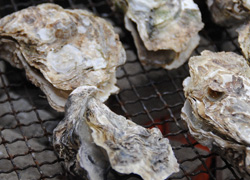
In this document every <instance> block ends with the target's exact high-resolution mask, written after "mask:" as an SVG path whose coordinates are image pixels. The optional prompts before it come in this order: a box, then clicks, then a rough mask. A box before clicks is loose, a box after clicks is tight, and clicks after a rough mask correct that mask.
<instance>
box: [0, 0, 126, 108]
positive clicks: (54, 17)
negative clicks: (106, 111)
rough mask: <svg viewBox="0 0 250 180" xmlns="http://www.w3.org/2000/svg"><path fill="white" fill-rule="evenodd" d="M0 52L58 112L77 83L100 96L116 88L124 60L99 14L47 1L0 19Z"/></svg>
mask: <svg viewBox="0 0 250 180" xmlns="http://www.w3.org/2000/svg"><path fill="white" fill-rule="evenodd" d="M0 57H1V58H3V59H5V60H7V61H8V62H10V63H11V64H12V65H13V66H15V67H17V68H24V69H25V70H26V73H27V76H28V78H29V79H30V80H31V81H32V82H33V83H34V84H35V85H37V86H39V87H40V88H41V89H42V90H43V91H44V93H45V94H46V95H47V97H48V100H49V103H50V105H51V106H52V107H53V108H55V109H56V110H58V111H63V110H64V105H65V102H66V99H67V97H68V95H69V93H70V92H71V91H72V90H73V89H75V88H76V87H78V86H81V85H94V86H96V87H98V88H99V89H101V90H102V91H99V92H98V94H97V96H98V97H99V98H100V99H101V100H102V101H105V100H106V99H107V98H108V96H109V95H110V93H114V92H116V91H117V90H118V88H117V87H116V86H115V83H116V77H115V71H116V67H117V66H119V65H121V64H123V63H124V62H125V50H124V49H123V47H122V45H121V42H120V41H119V37H118V35H117V34H115V33H114V30H113V27H112V26H111V25H110V24H109V23H108V22H107V21H105V20H104V19H102V18H99V17H97V16H95V15H93V14H91V13H90V12H88V11H85V10H67V9H63V8H62V7H60V6H58V5H55V4H49V3H48V4H42V5H38V6H36V7H29V8H27V9H24V10H21V11H19V12H16V13H13V14H11V15H8V16H6V17H4V18H2V19H1V20H0Z"/></svg>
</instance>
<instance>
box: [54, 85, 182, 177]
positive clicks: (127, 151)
mask: <svg viewBox="0 0 250 180" xmlns="http://www.w3.org/2000/svg"><path fill="white" fill-rule="evenodd" d="M97 92H98V90H97V88H96V87H95V86H81V87H78V88H77V89H75V90H74V91H73V92H72V93H71V95H70V96H69V99H68V101H67V105H66V115H65V118H64V120H63V121H61V122H60V123H59V125H58V127H56V129H55V130H54V134H53V137H54V138H53V139H54V147H55V149H56V151H57V152H58V154H59V156H60V157H62V158H64V160H65V163H66V166H67V168H68V169H69V170H72V169H74V171H75V172H77V173H78V174H81V175H85V177H86V178H87V179H93V180H98V179H104V174H105V172H106V170H107V168H108V167H109V164H110V165H111V167H112V168H113V169H114V170H116V171H118V172H120V173H125V174H130V173H135V174H139V175H140V176H141V177H142V178H143V179H145V180H160V179H165V178H167V177H168V176H169V175H170V174H172V173H174V172H177V171H178V170H179V165H178V163H177V160H176V158H175V156H174V153H173V151H172V148H171V146H170V144H169V141H168V139H166V138H163V136H162V134H161V132H160V130H159V129H156V128H152V129H145V128H143V127H141V126H139V125H136V124H135V123H133V122H132V121H130V120H127V119H126V118H124V117H122V116H119V115H117V114H115V113H113V112H112V111H110V109H109V108H108V107H107V106H105V105H104V104H103V103H102V102H101V101H100V100H98V99H96V98H95V93H97Z"/></svg>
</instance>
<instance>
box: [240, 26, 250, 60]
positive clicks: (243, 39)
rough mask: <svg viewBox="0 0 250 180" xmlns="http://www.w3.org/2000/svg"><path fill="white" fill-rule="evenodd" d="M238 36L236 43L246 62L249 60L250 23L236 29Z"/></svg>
mask: <svg viewBox="0 0 250 180" xmlns="http://www.w3.org/2000/svg"><path fill="white" fill-rule="evenodd" d="M237 31H238V33H239V36H238V42H239V44H240V47H241V50H242V53H243V55H244V56H245V58H246V59H247V60H249V59H250V21H249V22H248V23H247V24H244V25H242V26H241V27H240V28H238V29H237Z"/></svg>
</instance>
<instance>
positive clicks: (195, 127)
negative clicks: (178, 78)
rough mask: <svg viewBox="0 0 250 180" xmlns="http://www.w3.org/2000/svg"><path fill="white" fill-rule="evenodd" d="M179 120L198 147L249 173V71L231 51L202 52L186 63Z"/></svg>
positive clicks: (241, 58) (242, 59)
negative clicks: (203, 147) (185, 126)
mask: <svg viewBox="0 0 250 180" xmlns="http://www.w3.org/2000/svg"><path fill="white" fill-rule="evenodd" d="M189 67H190V77H188V78H186V79H185V80H184V82H183V86H184V92H185V97H186V98H187V100H186V102H185V105H184V107H183V108H182V113H181V117H182V119H184V120H185V121H186V122H187V125H188V127H189V130H190V133H191V134H192V135H193V136H194V137H195V139H196V140H197V141H198V142H200V143H201V144H203V145H205V146H208V147H209V148H210V149H212V150H214V151H216V152H218V153H220V154H221V155H222V156H224V157H226V158H227V159H228V161H229V162H231V163H232V164H233V165H235V166H236V167H237V168H238V170H239V171H241V172H243V173H245V174H246V173H250V164H249V163H250V159H249V158H250V151H249V149H250V79H249V77H250V68H249V66H248V64H247V62H246V60H245V59H244V58H243V57H242V56H240V55H237V54H235V53H233V52H220V53H213V52H210V51H203V52H202V53H201V56H194V57H191V58H190V60H189Z"/></svg>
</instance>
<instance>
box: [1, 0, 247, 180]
mask: <svg viewBox="0 0 250 180" xmlns="http://www.w3.org/2000/svg"><path fill="white" fill-rule="evenodd" d="M44 2H52V3H56V4H59V5H61V6H62V7H64V8H87V9H89V10H91V11H92V12H94V13H95V14H97V15H99V16H102V17H104V18H110V19H112V20H113V22H114V25H115V26H117V27H119V28H117V30H118V32H119V34H120V38H121V41H122V42H123V44H124V47H125V49H126V52H127V63H126V64H125V65H124V66H122V67H120V68H119V69H118V71H117V78H118V82H117V84H118V86H119V87H120V89H121V90H120V93H119V94H117V95H113V96H111V97H110V98H109V100H108V101H107V105H108V106H109V107H110V108H111V110H113V111H114V112H116V113H117V114H121V115H123V116H125V117H127V118H130V119H132V120H133V121H134V122H136V123H137V124H140V125H142V126H144V127H147V128H151V127H158V128H159V129H160V130H161V131H162V133H163V135H164V136H165V137H167V138H168V139H169V140H170V143H171V145H172V147H173V149H174V152H175V155H176V157H177V159H178V162H179V163H180V169H181V170H180V172H179V173H176V174H173V175H172V176H171V177H170V178H169V179H172V180H174V179H193V180H198V179H207V180H208V179H217V180H221V179H243V178H242V177H241V175H240V174H238V173H237V172H236V171H235V170H234V168H233V167H232V166H231V165H230V164H229V163H228V162H227V161H226V160H224V159H223V158H221V157H220V156H219V155H217V154H214V153H211V152H210V151H209V150H208V149H207V148H206V147H203V146H201V145H199V144H198V143H197V142H196V141H195V140H194V139H193V138H192V137H191V136H190V134H189V132H188V129H187V127H186V126H185V124H184V123H183V121H182V120H181V118H180V110H181V108H182V106H183V103H184V100H185V98H184V96H183V88H182V81H183V80H184V78H185V77H187V76H188V67H187V64H185V65H183V66H182V67H180V68H178V69H176V70H172V71H167V70H164V69H162V68H155V67H149V66H144V65H142V64H141V63H140V61H139V60H138V58H137V55H136V49H135V46H134V44H133V39H132V37H131V35H130V33H129V32H127V31H126V30H125V29H124V26H123V20H121V19H118V18H115V14H114V13H113V12H112V11H111V10H110V7H109V6H108V2H107V1H100V0H10V1H9V0H0V17H3V16H5V15H7V14H10V13H12V12H15V11H18V10H21V9H23V8H26V7H28V6H31V5H37V4H40V3H44ZM197 2H198V3H199V5H200V8H201V9H202V12H203V21H204V22H205V23H206V26H205V28H204V30H203V31H202V32H201V37H202V38H201V41H200V44H199V46H198V47H197V48H196V50H195V51H194V52H193V55H198V54H200V52H201V51H202V50H204V49H210V50H212V51H222V50H224V51H234V52H236V53H241V52H240V49H239V47H238V44H237V34H236V33H235V31H234V30H233V29H224V28H221V27H218V26H216V25H214V24H213V23H212V22H211V20H210V16H209V12H208V11H207V9H206V6H205V3H204V2H203V1H197ZM62 118H63V114H62V113H57V112H55V111H54V110H53V109H52V108H51V107H50V106H49V105H48V103H47V100H46V98H45V96H44V94H43V93H42V92H41V91H40V90H39V88H37V87H35V86H33V85H32V84H31V83H30V82H29V81H27V80H26V77H25V73H24V72H23V71H22V70H18V69H15V68H13V67H11V66H10V65H9V64H7V63H5V62H4V61H3V60H0V179H6V180H7V179H9V180H21V179H24V180H27V179H32V180H33V179H43V180H45V179H50V180H56V179H76V177H72V176H70V175H68V174H67V173H66V172H65V170H64V168H63V161H62V160H61V159H59V158H58V157H57V155H56V154H55V153H54V151H53V148H52V145H51V136H52V132H53V129H54V128H55V126H56V125H57V124H58V122H59V121H60V120H61V119H62ZM106 179H124V180H125V179H130V180H132V179H140V177H138V176H136V175H121V174H118V173H116V172H115V171H114V170H112V169H110V171H109V172H108V174H107V177H106Z"/></svg>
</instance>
